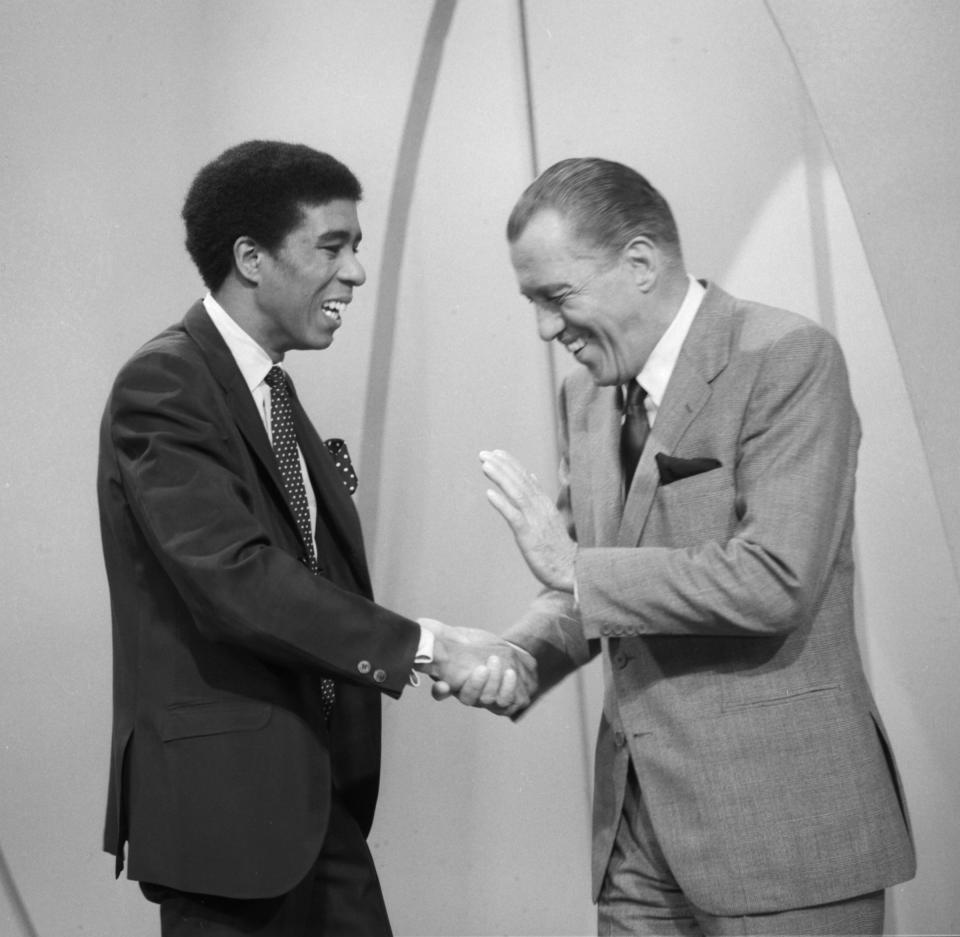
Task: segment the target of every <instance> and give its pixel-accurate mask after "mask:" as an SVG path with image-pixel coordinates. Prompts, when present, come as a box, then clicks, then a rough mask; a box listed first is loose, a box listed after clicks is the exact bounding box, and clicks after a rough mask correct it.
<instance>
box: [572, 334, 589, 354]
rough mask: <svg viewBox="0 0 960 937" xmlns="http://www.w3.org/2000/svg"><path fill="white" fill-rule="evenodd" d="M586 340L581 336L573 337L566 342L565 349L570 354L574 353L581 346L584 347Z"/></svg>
mask: <svg viewBox="0 0 960 937" xmlns="http://www.w3.org/2000/svg"><path fill="white" fill-rule="evenodd" d="M586 344H587V343H586V342H585V341H584V340H583V339H582V338H575V339H574V340H573V341H572V342H568V343H567V351H569V352H570V354H571V355H575V354H576V353H577V352H578V351H580V349H581V348H584V347H586Z"/></svg>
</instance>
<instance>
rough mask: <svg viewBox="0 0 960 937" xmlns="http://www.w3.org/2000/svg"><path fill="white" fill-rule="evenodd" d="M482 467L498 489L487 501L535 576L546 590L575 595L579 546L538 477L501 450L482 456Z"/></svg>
mask: <svg viewBox="0 0 960 937" xmlns="http://www.w3.org/2000/svg"><path fill="white" fill-rule="evenodd" d="M480 464H481V467H482V469H483V474H484V475H486V476H487V478H489V479H490V481H492V482H493V483H494V484H495V485H496V486H497V489H490V490H489V491H487V498H488V500H489V501H490V503H491V504H492V505H493V506H494V507H495V508H496V509H497V510H498V511H499V512H500V514H501V515H503V518H504V520H505V521H506V522H507V523H508V524H509V525H510V527H511V529H512V530H513V536H514V537H515V538H516V541H517V546H518V547H520V552H521V553H522V554H523V558H524V559H525V560H526V561H527V566H529V567H530V569H531V571H532V572H533V574H534V576H536V577H537V579H539V580H540V581H541V582H542V583H543V584H544V585H545V586H550V587H551V588H553V589H559V590H561V591H562V592H573V584H574V576H575V572H574V561H575V560H576V557H577V544H576V542H575V541H574V540H572V539H571V538H570V535H569V534H568V533H567V530H566V527H565V526H564V522H563V518H562V517H561V516H560V512H559V511H558V510H557V508H556V505H555V504H554V503H553V501H552V500H551V499H550V498H549V497H548V496H547V494H546V492H544V490H543V489H542V488H541V487H540V483H539V482H538V481H537V479H536V476H534V475H531V474H530V473H529V472H527V470H526V469H525V468H524V467H523V466H522V465H521V464H520V463H519V462H517V460H516V459H514V457H513V456H512V455H510V453H508V452H503V451H502V450H500V449H497V450H495V451H493V452H481V453H480Z"/></svg>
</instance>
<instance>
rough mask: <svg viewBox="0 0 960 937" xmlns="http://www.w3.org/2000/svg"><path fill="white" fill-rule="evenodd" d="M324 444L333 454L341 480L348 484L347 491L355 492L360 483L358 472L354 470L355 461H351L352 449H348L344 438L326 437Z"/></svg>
mask: <svg viewBox="0 0 960 937" xmlns="http://www.w3.org/2000/svg"><path fill="white" fill-rule="evenodd" d="M323 444H324V445H325V446H326V447H327V451H328V452H329V453H330V455H331V456H333V462H334V464H335V465H336V468H337V471H338V472H339V473H340V481H342V482H343V484H344V485H346V488H347V491H349V492H350V494H353V493H354V492H355V491H356V490H357V485H358V484H359V483H358V481H357V473H356V472H355V471H354V470H353V463H352V462H351V461H350V450H349V449H347V444H346V443H345V442H344V441H343V440H342V439H325V440H324V441H323Z"/></svg>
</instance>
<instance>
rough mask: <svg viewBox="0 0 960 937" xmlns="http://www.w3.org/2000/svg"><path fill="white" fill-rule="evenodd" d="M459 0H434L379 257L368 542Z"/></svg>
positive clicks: (370, 375)
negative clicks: (431, 133) (417, 194)
mask: <svg viewBox="0 0 960 937" xmlns="http://www.w3.org/2000/svg"><path fill="white" fill-rule="evenodd" d="M456 6H457V3H456V0H435V3H434V5H433V12H432V13H431V14H430V21H429V23H428V24H427V32H426V35H425V36H424V39H423V48H422V49H421V50H420V64H419V65H418V66H417V74H416V76H415V78H414V80H413V89H412V91H411V94H410V106H409V107H408V109H407V119H406V121H405V122H404V125H403V134H402V136H401V138H400V154H399V156H398V158H397V169H396V175H395V178H394V183H393V193H392V195H391V197H390V209H389V212H388V214H387V228H386V235H385V237H384V240H383V254H382V256H381V261H380V283H379V286H378V288H377V303H376V306H375V307H374V309H375V313H376V318H375V319H374V325H373V345H372V347H371V349H370V366H369V368H368V369H367V399H366V403H365V405H364V413H363V439H362V442H361V460H360V464H361V466H362V471H363V474H364V475H365V476H366V477H367V478H369V479H370V480H371V484H369V485H362V486H361V488H360V494H361V496H362V501H363V504H364V507H365V510H364V514H365V517H364V521H365V524H366V527H367V529H368V531H369V533H368V540H369V542H370V543H375V542H376V534H377V522H378V518H379V507H380V485H379V479H380V478H381V472H382V469H383V448H384V434H383V416H384V414H385V413H386V404H387V391H388V389H389V385H390V370H391V367H392V365H393V345H394V337H395V334H396V320H397V298H398V295H399V289H400V270H401V268H402V266H403V254H404V249H405V248H406V239H407V226H408V224H409V220H410V205H411V203H412V201H413V191H414V187H415V185H416V180H417V169H418V167H419V165H420V153H421V150H422V149H423V138H424V136H425V134H426V129H427V120H428V118H429V115H430V105H431V104H432V103H433V95H434V92H435V90H436V87H437V76H438V74H439V72H440V64H441V62H442V60H443V47H444V43H445V41H446V38H447V33H448V31H449V29H450V21H451V20H452V19H453V14H454V11H455V9H456Z"/></svg>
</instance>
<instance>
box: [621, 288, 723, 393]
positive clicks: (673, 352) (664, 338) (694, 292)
mask: <svg viewBox="0 0 960 937" xmlns="http://www.w3.org/2000/svg"><path fill="white" fill-rule="evenodd" d="M687 278H688V279H689V281H690V283H689V285H688V286H687V295H686V296H684V298H683V302H682V303H681V304H680V308H679V309H678V310H677V314H676V315H675V316H674V317H673V321H672V322H671V323H670V325H669V326H667V330H666V332H664V333H663V335H661V336H660V341H659V342H657V344H656V346H655V347H654V349H653V351H652V352H650V357H649V358H647V360H646V363H645V364H644V366H643V369H642V370H641V371H640V373H639V374H638V375H637V380H638V381H639V382H640V384H641V385H642V387H643V389H644V390H645V391H646V392H647V397H648V398H649V399H650V402H651V403H652V404H653V405H654V406H655V407H659V406H660V403H661V402H662V400H663V395H664V394H665V393H666V390H667V384H669V383H670V376H671V375H672V374H673V369H674V368H675V367H676V364H677V359H678V358H679V357H680V349H681V348H682V347H683V343H684V340H685V339H686V337H687V333H688V332H689V331H690V326H691V325H692V324H693V318H694V316H695V315H696V314H697V310H698V309H699V308H700V303H701V301H702V300H703V295H704V293H706V290H705V289H704V288H703V284H702V283H700V282H699V281H698V280H696V279H694V278H693V277H691V276H689V275H688V277H687Z"/></svg>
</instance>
